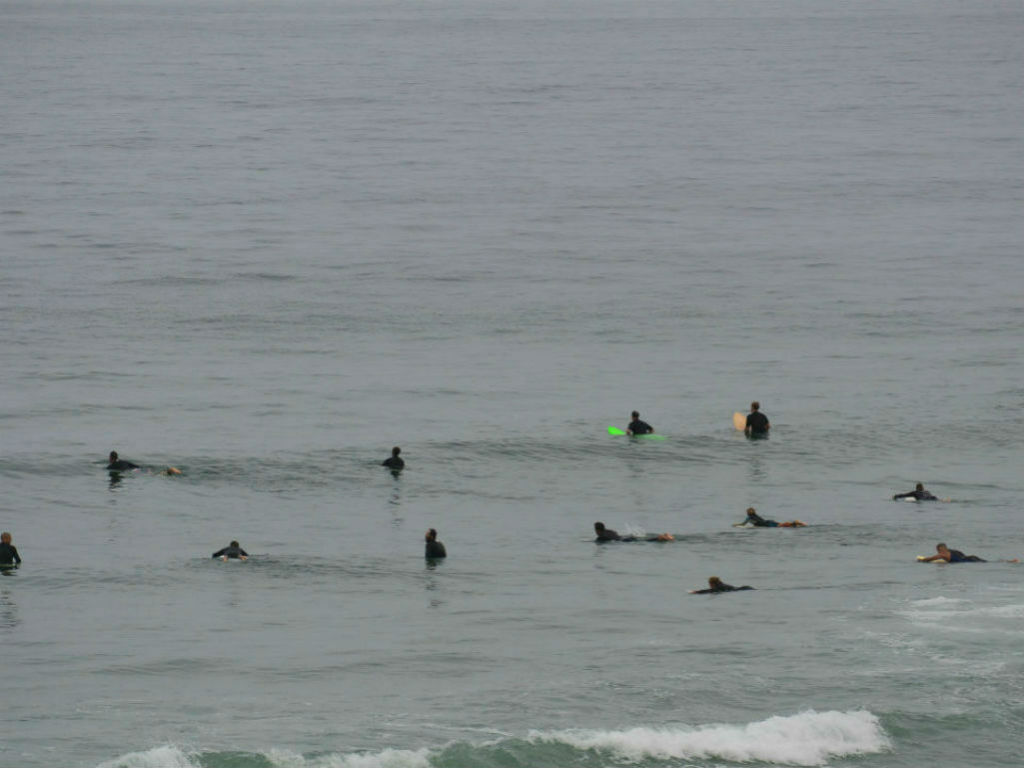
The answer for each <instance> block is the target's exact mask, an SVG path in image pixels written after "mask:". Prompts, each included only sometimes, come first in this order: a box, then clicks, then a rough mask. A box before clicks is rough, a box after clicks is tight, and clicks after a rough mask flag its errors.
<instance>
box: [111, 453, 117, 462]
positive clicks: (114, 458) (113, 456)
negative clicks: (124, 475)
mask: <svg viewBox="0 0 1024 768" xmlns="http://www.w3.org/2000/svg"><path fill="white" fill-rule="evenodd" d="M110 460H111V461H117V451H111V452H110Z"/></svg>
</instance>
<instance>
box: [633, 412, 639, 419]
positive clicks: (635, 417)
mask: <svg viewBox="0 0 1024 768" xmlns="http://www.w3.org/2000/svg"><path fill="white" fill-rule="evenodd" d="M631 415H632V417H633V418H634V419H639V418H640V411H633V413H632V414H631Z"/></svg>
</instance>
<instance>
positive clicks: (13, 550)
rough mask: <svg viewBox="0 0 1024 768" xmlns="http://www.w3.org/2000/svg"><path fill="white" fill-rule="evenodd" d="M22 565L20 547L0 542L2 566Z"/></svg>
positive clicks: (0, 564) (0, 565)
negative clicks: (19, 553)
mask: <svg viewBox="0 0 1024 768" xmlns="http://www.w3.org/2000/svg"><path fill="white" fill-rule="evenodd" d="M16 565H21V557H20V556H19V555H18V548H17V547H16V546H14V545H13V544H5V543H0V568H13V567H14V566H16Z"/></svg>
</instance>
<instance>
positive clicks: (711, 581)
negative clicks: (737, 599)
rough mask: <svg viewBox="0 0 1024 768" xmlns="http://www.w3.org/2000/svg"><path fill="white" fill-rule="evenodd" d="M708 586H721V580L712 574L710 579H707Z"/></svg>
mask: <svg viewBox="0 0 1024 768" xmlns="http://www.w3.org/2000/svg"><path fill="white" fill-rule="evenodd" d="M708 586H709V587H711V588H712V589H716V588H718V587H720V586H722V580H721V579H720V578H718V577H717V576H712V577H711V578H710V579H708Z"/></svg>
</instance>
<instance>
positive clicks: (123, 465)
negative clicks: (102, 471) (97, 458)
mask: <svg viewBox="0 0 1024 768" xmlns="http://www.w3.org/2000/svg"><path fill="white" fill-rule="evenodd" d="M138 468H139V465H138V464H132V463H131V462H130V461H125V460H124V459H118V460H117V461H112V462H110V463H109V464H108V465H107V469H110V470H113V471H115V472H121V471H124V470H126V469H138Z"/></svg>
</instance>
